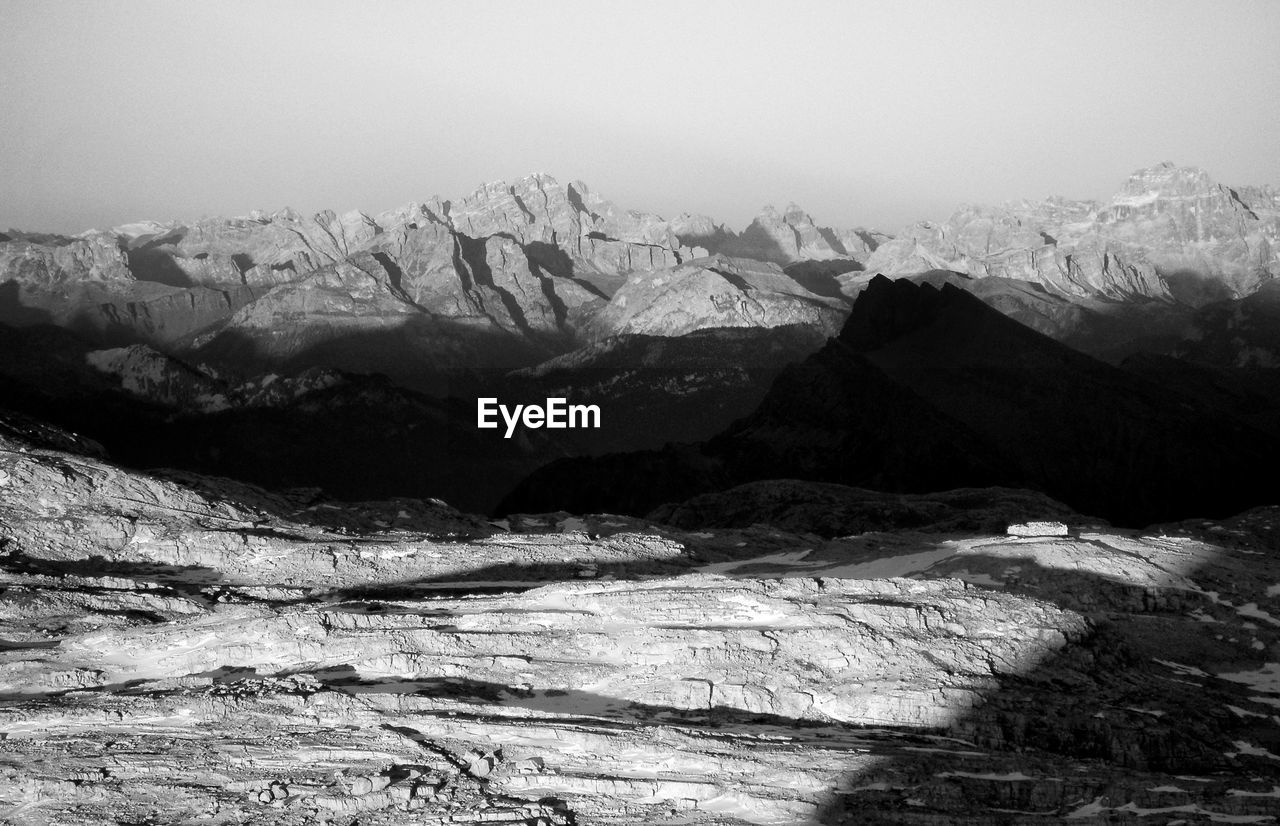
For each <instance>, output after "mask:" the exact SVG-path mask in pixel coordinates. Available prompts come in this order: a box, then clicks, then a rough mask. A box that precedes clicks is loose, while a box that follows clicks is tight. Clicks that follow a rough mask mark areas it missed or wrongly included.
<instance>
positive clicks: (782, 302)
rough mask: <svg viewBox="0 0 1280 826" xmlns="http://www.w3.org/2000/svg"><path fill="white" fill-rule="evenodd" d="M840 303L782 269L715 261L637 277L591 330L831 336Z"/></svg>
mask: <svg viewBox="0 0 1280 826" xmlns="http://www.w3.org/2000/svg"><path fill="white" fill-rule="evenodd" d="M844 313H845V308H844V306H843V304H842V302H840V301H838V300H835V299H831V298H825V297H822V296H818V295H815V294H813V293H811V292H809V291H808V290H806V289H805V288H803V287H801V286H800V285H799V284H797V283H796V282H795V281H794V280H792V279H790V278H788V277H787V276H786V275H784V274H783V272H782V270H781V269H779V268H778V267H777V266H776V265H772V264H762V263H760V262H758V261H753V260H750V259H742V258H729V257H727V256H724V255H715V256H711V257H708V258H703V259H697V260H695V261H691V262H689V263H687V264H683V265H681V266H678V267H674V268H671V269H665V270H654V271H651V272H645V273H638V274H634V275H632V276H631V277H629V278H628V279H627V282H626V284H624V285H623V286H622V287H620V288H619V289H618V291H617V292H616V293H614V295H613V297H612V298H611V299H610V300H609V303H608V305H607V306H605V307H604V308H603V309H601V310H600V311H599V312H598V313H597V314H596V316H595V318H594V320H593V323H592V330H593V332H594V333H595V335H596V336H597V337H599V336H604V335H620V334H627V333H630V334H649V335H661V336H677V335H683V334H686V333H689V332H692V331H694V330H698V329H703V328H712V327H766V328H767V327H780V326H783V325H788V324H804V325H808V326H811V327H816V328H818V329H819V330H822V331H824V332H827V333H828V334H830V332H833V331H834V330H835V329H836V328H837V326H838V325H839V324H840V322H841V320H842V319H843V317H844Z"/></svg>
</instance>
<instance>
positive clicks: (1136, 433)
mask: <svg viewBox="0 0 1280 826" xmlns="http://www.w3.org/2000/svg"><path fill="white" fill-rule="evenodd" d="M655 453H661V456H659V455H655ZM1278 457H1280V443H1278V442H1277V441H1276V440H1275V439H1274V438H1273V437H1271V436H1269V435H1267V434H1264V433H1263V432H1261V431H1259V430H1257V429H1255V428H1253V427H1251V426H1250V425H1248V424H1246V423H1245V422H1244V421H1243V420H1242V419H1240V418H1239V417H1237V416H1235V415H1232V414H1231V413H1230V411H1227V410H1225V409H1224V408H1223V407H1221V406H1218V405H1211V404H1207V403H1205V402H1201V401H1199V400H1198V399H1196V398H1194V397H1184V396H1180V395H1178V394H1177V393H1175V392H1171V391H1168V390H1165V389H1163V388H1161V387H1160V386H1159V385H1157V384H1155V383H1153V382H1151V381H1148V380H1147V379H1146V378H1144V377H1142V376H1139V375H1135V374H1134V373H1133V372H1129V371H1124V370H1121V369H1119V368H1116V367H1112V366H1110V365H1108V364H1104V363H1103V362H1100V361H1098V360H1096V359H1093V358H1091V357H1089V356H1086V355H1083V354H1081V353H1079V352H1076V351H1074V350H1072V349H1070V348H1068V347H1066V346H1065V345H1062V344H1059V343H1058V342H1056V341H1053V340H1052V339H1050V338H1047V337H1046V336H1043V335H1041V334H1040V333H1037V332H1036V331H1034V330H1032V329H1030V328H1028V327H1025V326H1023V325H1022V324H1019V323H1018V322H1016V321H1014V320H1012V319H1010V318H1008V317H1006V316H1004V315H1002V314H1001V313H999V312H997V311H996V310H994V309H992V308H991V307H989V306H987V305H986V304H984V303H983V302H982V301H981V300H979V299H978V298H976V297H974V296H973V295H970V294H969V293H967V292H965V291H964V290H961V289H958V288H956V287H954V286H952V285H950V284H944V286H942V288H941V289H938V288H935V287H933V286H931V285H929V284H915V283H912V282H910V281H907V280H899V281H893V280H890V279H888V278H884V277H878V278H875V279H873V280H872V281H871V282H870V283H869V284H868V285H867V287H866V289H865V290H864V291H863V292H862V293H861V294H860V295H859V297H858V299H857V301H856V302H855V304H854V306H853V309H852V312H851V314H850V316H849V319H848V321H847V322H846V324H845V326H844V328H843V329H842V330H841V332H840V335H839V336H838V337H836V338H835V339H832V340H831V341H829V342H828V343H827V345H826V346H825V347H824V348H823V349H822V350H820V351H819V352H817V353H815V354H814V355H812V356H811V357H809V358H808V359H806V360H805V361H804V362H802V363H801V364H798V365H796V366H793V367H790V368H788V369H787V370H784V371H783V372H782V374H780V375H779V377H778V378H777V380H776V381H775V382H774V384H773V386H772V388H771V390H770V391H769V393H768V395H766V396H765V398H764V400H763V401H762V403H761V404H760V406H759V408H757V409H756V411H755V412H754V413H752V414H751V415H750V416H747V417H746V418H744V419H742V420H739V421H738V422H736V423H734V424H733V425H732V426H730V427H729V428H728V429H727V430H725V431H724V432H723V433H721V434H720V435H718V436H716V437H714V438H712V439H710V440H708V441H706V442H703V443H701V444H698V445H695V446H689V447H685V448H674V447H673V448H670V449H668V450H666V451H663V452H648V453H644V454H615V455H611V456H606V457H600V458H597V459H569V460H562V461H559V462H556V463H553V464H551V465H549V466H547V467H546V468H543V469H541V470H539V471H537V472H535V473H534V474H533V475H532V476H530V477H529V478H528V479H526V480H525V481H524V482H523V483H522V484H521V485H520V486H518V487H517V488H516V490H514V491H513V492H512V494H511V495H510V496H509V497H508V498H507V499H506V501H505V502H504V503H503V505H502V510H505V511H516V510H539V509H545V508H546V507H547V506H548V505H549V504H550V502H549V501H547V499H548V497H551V496H554V498H555V502H556V506H557V507H559V508H564V509H567V510H579V509H582V506H583V505H585V504H586V503H587V501H588V500H589V501H590V504H591V505H592V506H593V509H596V510H602V509H603V510H609V509H611V508H610V507H609V506H610V505H611V504H612V505H613V506H614V507H613V508H612V509H615V510H621V511H624V512H626V511H629V512H632V513H642V512H646V511H648V510H651V509H652V508H654V507H656V506H658V505H660V504H662V503H664V502H670V501H677V500H679V499H681V498H685V497H687V496H688V495H692V494H691V492H690V489H691V488H692V487H696V485H694V484H691V482H692V481H693V480H697V482H698V484H700V485H702V486H703V488H702V490H695V491H693V493H705V492H708V491H711V490H715V489H722V488H724V487H728V486H730V485H735V484H740V483H743V482H748V481H752V480H758V479H769V478H798V479H808V480H813V481H823V482H838V483H841V484H846V485H856V486H859V487H869V488H874V489H878V490H889V491H901V492H917V493H923V492H929V491H936V490H943V489H946V488H954V487H964V486H982V485H1009V486H1021V487H1028V488H1032V489H1036V490H1040V491H1043V492H1045V493H1047V494H1049V495H1050V496H1053V497H1055V498H1056V499H1059V500H1061V501H1063V502H1065V503H1066V504H1068V505H1070V506H1071V507H1072V508H1075V509H1076V510H1078V511H1080V512H1082V513H1089V514H1094V515H1097V516H1101V517H1103V518H1106V519H1109V520H1112V521H1115V522H1118V523H1122V524H1135V525H1139V524H1149V523H1151V522H1153V521H1157V520H1161V519H1169V518H1173V517H1175V516H1176V517H1185V516H1187V515H1189V514H1205V515H1212V514H1222V513H1228V512H1235V511H1239V510H1241V509H1243V508H1245V507H1249V506H1253V505H1256V504H1260V503H1262V502H1265V501H1271V500H1273V499H1274V498H1275V494H1276V492H1277V491H1276V489H1277V485H1276V483H1274V482H1265V481H1260V480H1265V479H1267V478H1268V476H1267V473H1266V472H1267V471H1268V470H1269V469H1270V468H1271V467H1274V463H1275V460H1276V459H1277V458H1278ZM606 491H607V493H606Z"/></svg>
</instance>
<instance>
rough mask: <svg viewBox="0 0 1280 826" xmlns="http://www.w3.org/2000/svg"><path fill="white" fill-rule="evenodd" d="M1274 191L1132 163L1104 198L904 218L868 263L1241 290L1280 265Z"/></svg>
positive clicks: (1098, 292)
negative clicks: (907, 223)
mask: <svg viewBox="0 0 1280 826" xmlns="http://www.w3.org/2000/svg"><path fill="white" fill-rule="evenodd" d="M1241 192H1243V193H1244V194H1243V195H1242V194H1241ZM1276 197H1277V196H1276V193H1275V192H1273V191H1272V190H1270V189H1251V190H1241V191H1237V190H1233V189H1231V188H1230V187H1227V186H1224V185H1222V184H1218V183H1215V182H1214V181H1213V180H1212V179H1211V178H1210V177H1209V176H1208V175H1207V174H1206V173H1205V172H1204V171H1203V170H1200V169H1195V168H1192V167H1175V166H1173V165H1172V164H1168V163H1165V164H1160V165H1158V166H1154V167H1150V168H1148V169H1143V170H1139V171H1138V172H1135V173H1134V174H1133V175H1132V176H1131V177H1130V178H1129V180H1128V181H1127V182H1126V183H1125V185H1124V186H1123V188H1122V189H1121V190H1120V191H1119V192H1118V193H1117V194H1116V195H1115V196H1114V197H1113V198H1112V199H1111V200H1110V202H1108V203H1106V204H1099V203H1094V202H1085V201H1066V200H1063V199H1049V200H1046V201H1044V202H1040V203H1035V202H1027V201H1024V202H1022V203H1019V204H1013V205H1009V206H1005V207H973V206H970V207H963V208H961V209H960V210H958V211H957V212H956V213H955V214H954V215H952V216H951V217H950V218H949V219H948V220H947V221H945V222H943V223H941V224H936V223H920V224H916V225H914V226H911V227H908V228H907V229H906V230H905V231H904V232H903V233H902V234H901V235H900V236H898V237H897V238H895V239H893V240H892V241H888V242H886V243H885V244H882V245H881V246H880V247H879V248H877V250H876V252H875V253H873V254H872V255H871V256H870V257H869V258H868V260H867V262H866V268H867V269H868V270H869V271H872V272H883V273H885V274H887V275H906V274H911V273H917V272H923V271H925V270H931V269H948V270H955V271H958V272H962V273H966V274H969V275H973V276H978V277H988V276H999V277H1006V278H1016V279H1020V280H1024V281H1030V282H1034V283H1039V284H1043V285H1044V286H1045V287H1047V288H1049V289H1051V290H1053V291H1054V292H1056V293H1059V294H1061V295H1067V296H1079V297H1088V296H1104V297H1107V298H1112V299H1124V298H1132V297H1135V296H1142V297H1154V298H1169V299H1174V300H1179V301H1183V302H1186V303H1191V304H1198V303H1203V302H1206V301H1209V300H1214V299H1221V298H1240V297H1243V296H1247V295H1249V294H1251V293H1252V292H1254V291H1255V290H1257V289H1258V287H1259V286H1260V285H1261V284H1263V283H1265V282H1266V281H1269V280H1270V279H1271V278H1273V277H1274V276H1275V275H1276V274H1277V273H1278V272H1280V257H1277V252H1276V249H1277V248H1276V241H1277V238H1280V209H1278V208H1277V200H1276Z"/></svg>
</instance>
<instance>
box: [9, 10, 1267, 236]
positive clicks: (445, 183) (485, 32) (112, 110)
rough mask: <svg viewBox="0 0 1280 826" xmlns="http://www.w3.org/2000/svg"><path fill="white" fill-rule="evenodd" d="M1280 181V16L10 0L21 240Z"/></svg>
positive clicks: (914, 204) (13, 164) (812, 206)
mask: <svg viewBox="0 0 1280 826" xmlns="http://www.w3.org/2000/svg"><path fill="white" fill-rule="evenodd" d="M1164 160H1171V161H1174V162H1175V163H1179V164H1187V165H1196V166H1201V167H1204V168H1205V169H1207V170H1208V171H1209V173H1210V174H1211V175H1213V176H1214V177H1215V178H1216V179H1217V180H1219V181H1222V182H1224V183H1230V184H1233V185H1245V184H1265V183H1269V184H1280V2H1276V1H1275V0H1257V2H1243V1H1241V2H1214V3H1209V2H1200V1H1199V0H1194V1H1190V0H1188V1H1186V2H1183V1H1181V0H1158V1H1155V2H1125V3H1118V2H1114V0H1111V1H1110V2H1066V1H1065V0H1059V1H1058V2H1036V1H1035V0H1015V1H1013V2H959V1H958V0H945V2H944V1H942V0H939V1H938V2H925V1H924V0H920V2H910V1H909V0H905V1H904V0H886V2H796V3H779V2H776V1H771V2H750V0H736V1H735V2H707V0H698V1H697V2H678V3H677V2H647V1H646V2H639V0H637V1H636V2H628V3H621V2H607V1H606V0H595V2H555V1H554V0H524V1H523V2H464V1H463V0H449V2H439V3H429V2H409V0H405V2H380V3H378V2H370V3H357V2H351V1H350V0H343V1H342V2H316V0H307V1H306V2H301V1H299V2H262V1H261V0H257V1H256V2H225V1H224V0H219V2H216V3H195V2H145V1H144V0H131V1H130V2H113V0H87V1H86V2H71V1H70V0H66V1H65V2H59V1H58V0H44V1H43V2H34V0H0V228H3V227H9V226H13V227H18V228H24V229H42V230H54V231H67V232H75V231H80V230H82V229H85V228H87V227H90V226H110V225H112V224H118V223H123V222H125V221H129V220H136V219H141V218H155V219H160V220H166V219H170V218H178V219H193V218H198V217H200V216H202V215H233V214H243V213H245V212H248V211H249V210H251V209H255V208H263V209H276V208H279V207H281V206H284V205H290V206H294V207H296V208H298V209H300V210H303V211H308V212H312V211H316V210H319V209H323V208H332V209H335V210H338V211H342V210H345V209H350V208H360V209H364V210H366V211H370V212H377V211H380V210H383V209H388V208H391V207H394V206H398V205H400V204H403V203H407V202H409V201H413V200H424V199H426V198H427V197H429V196H431V195H433V194H439V195H442V196H444V197H455V198H456V197H461V196H463V195H465V194H468V193H469V192H471V191H472V190H473V189H474V188H475V187H476V186H477V185H479V184H480V183H482V182H484V181H488V180H497V179H502V178H505V179H508V180H510V179H514V178H518V177H520V176H522V175H525V174H528V173H530V172H534V171H542V172H549V173H551V174H552V175H555V176H556V177H557V178H559V179H560V180H561V181H562V182H567V181H569V180H573V179H575V178H580V179H582V180H585V181H586V182H587V183H588V184H590V185H591V186H592V187H593V189H595V190H596V191H597V192H599V193H600V194H602V195H604V196H605V197H608V198H610V199H612V200H614V201H615V202H617V203H618V204H620V205H621V206H623V207H629V208H633V209H648V210H652V211H655V212H658V213H661V214H663V215H667V216H668V217H670V216H672V215H674V214H676V213H678V212H680V211H684V210H688V211H695V212H706V213H708V214H711V215H713V216H714V217H716V218H717V219H718V220H721V221H726V222H728V223H729V224H730V226H733V227H735V228H737V229H741V228H742V227H743V226H744V225H745V224H746V223H748V222H749V221H750V219H751V217H752V216H753V215H754V214H755V213H756V212H757V211H758V210H759V208H760V207H761V206H762V205H764V204H765V203H775V204H776V205H777V206H779V207H781V206H783V205H784V204H785V203H786V202H787V201H790V200H794V201H796V202H798V203H800V204H801V205H802V206H804V207H805V208H807V209H808V210H809V211H810V212H811V213H812V214H813V215H814V217H815V218H817V219H818V220H819V222H820V223H824V224H830V225H835V226H852V225H856V224H862V225H868V226H877V227H880V228H883V229H887V230H894V229H897V228H898V227H899V226H900V225H902V224H904V223H906V222H908V221H911V220H916V219H920V218H943V217H945V216H946V215H947V214H949V213H950V211H951V210H952V208H953V207H955V206H956V205H958V204H960V203H962V202H979V203H987V202H1000V201H1004V200H1008V199H1014V198H1021V197H1028V198H1040V197H1044V196H1046V195H1050V194H1060V195H1066V196H1068V197H1079V198H1105V197H1108V196H1110V194H1111V193H1113V192H1114V191H1115V190H1116V189H1117V188H1118V187H1119V186H1120V185H1121V183H1122V182H1123V181H1124V179H1125V178H1126V177H1127V175H1128V174H1129V173H1130V172H1131V171H1133V170H1135V169H1137V168H1140V167H1143V166H1148V165H1150V164H1154V163H1158V162H1160V161H1164Z"/></svg>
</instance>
